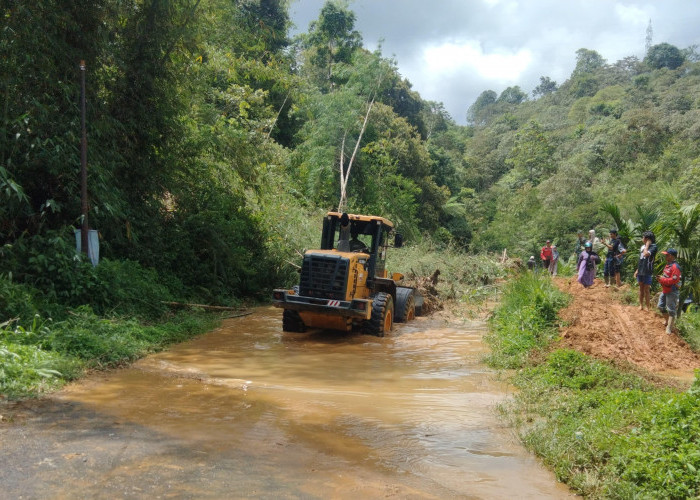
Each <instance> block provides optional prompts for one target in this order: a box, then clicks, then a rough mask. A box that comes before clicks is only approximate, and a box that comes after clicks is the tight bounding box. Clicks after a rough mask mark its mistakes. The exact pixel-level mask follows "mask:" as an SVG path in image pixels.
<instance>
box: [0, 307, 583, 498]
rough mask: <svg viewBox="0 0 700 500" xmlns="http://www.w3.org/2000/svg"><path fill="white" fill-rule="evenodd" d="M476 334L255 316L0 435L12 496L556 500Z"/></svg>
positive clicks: (93, 383)
mask: <svg viewBox="0 0 700 500" xmlns="http://www.w3.org/2000/svg"><path fill="white" fill-rule="evenodd" d="M484 332H485V325H484V324H483V323H474V324H471V325H469V324H467V325H459V326H455V325H450V324H448V323H446V322H445V321H442V320H438V319H430V318H418V320H417V321H414V322H412V323H410V324H408V325H399V326H398V327H397V328H395V329H394V331H393V332H392V334H391V335H390V336H388V337H385V338H375V337H368V336H363V335H359V334H356V333H353V334H337V333H327V332H316V333H308V334H289V333H282V331H281V314H280V311H279V310H277V309H273V308H261V309H257V310H255V312H254V313H253V314H252V315H250V316H246V317H241V318H234V319H230V320H226V321H225V322H224V324H223V325H222V327H221V328H219V329H217V330H215V331H213V332H211V333H209V334H207V335H204V336H201V337H198V338H196V339H194V340H192V341H190V342H186V343H184V344H180V345H177V346H174V347H173V348H172V349H170V350H169V351H167V352H163V353H159V354H157V355H154V356H150V357H148V358H146V359H143V360H141V361H139V362H138V363H136V364H134V365H133V366H132V367H130V368H128V369H124V370H117V371H114V372H110V373H106V374H99V375H97V376H95V377H92V378H91V379H90V380H86V381H83V382H80V383H78V384H74V385H72V386H70V387H68V388H67V389H66V390H64V391H62V392H61V393H58V394H56V395H53V396H51V397H50V398H48V399H46V400H42V401H40V402H38V403H33V404H32V405H30V406H28V408H27V409H25V410H24V413H23V414H22V415H20V417H21V418H17V419H16V422H14V423H11V424H3V425H0V446H1V448H0V485H2V487H3V489H4V491H5V494H7V495H8V498H9V497H11V498H20V497H23V498H114V497H124V498H146V497H148V498H353V499H355V498H440V499H443V498H489V499H490V498H567V497H568V496H569V495H570V494H569V493H568V491H567V490H566V488H564V487H563V486H561V485H558V484H556V482H555V479H554V476H553V475H552V474H551V473H549V472H547V471H545V470H544V469H543V468H542V467H541V466H540V465H539V464H538V463H537V461H536V460H535V459H534V458H532V457H531V456H530V455H528V454H527V453H526V452H525V451H524V450H523V449H522V448H521V447H520V446H519V445H517V444H516V442H515V438H514V437H513V435H512V434H511V432H510V431H509V430H508V429H505V428H503V426H502V424H501V423H500V422H499V420H498V417H497V416H496V414H495V409H494V406H495V405H496V404H497V403H498V402H499V401H501V400H502V399H503V398H504V397H506V396H507V393H508V387H507V386H505V385H503V384H501V383H499V382H497V381H495V380H494V377H493V373H492V372H491V371H490V370H488V369H487V368H486V367H484V365H483V364H481V363H480V359H481V358H482V356H483V354H484V352H485V347H484V345H483V343H482V342H481V337H482V335H483V334H484Z"/></svg>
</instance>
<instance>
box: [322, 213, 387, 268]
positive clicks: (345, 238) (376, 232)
mask: <svg viewBox="0 0 700 500" xmlns="http://www.w3.org/2000/svg"><path fill="white" fill-rule="evenodd" d="M393 231H394V225H393V224H392V223H391V222H390V221H389V220H387V219H384V218H383V217H375V216H368V215H354V214H345V213H342V214H341V213H339V212H329V213H328V214H327V215H326V217H325V218H324V220H323V233H322V235H321V249H322V250H336V251H338V252H343V253H345V252H351V253H363V254H367V255H369V259H368V261H367V269H368V271H369V275H370V276H376V277H384V276H385V267H386V266H385V264H386V249H387V248H388V247H389V242H390V236H391V233H392V232H393ZM397 236H398V238H397V240H396V241H397V243H398V246H400V245H401V237H400V235H397Z"/></svg>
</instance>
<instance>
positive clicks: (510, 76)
mask: <svg viewBox="0 0 700 500" xmlns="http://www.w3.org/2000/svg"><path fill="white" fill-rule="evenodd" d="M423 61H424V63H425V67H426V70H427V71H429V72H430V74H435V75H442V76H441V77H444V76H446V75H449V74H456V73H463V72H464V70H465V69H467V70H470V69H471V70H473V71H475V72H476V73H477V74H478V75H479V76H481V77H482V78H485V79H487V80H495V81H499V82H514V81H516V80H517V79H518V78H519V77H520V75H522V73H523V72H524V71H525V70H526V69H527V68H528V66H529V65H530V63H531V62H532V53H531V52H530V50H528V49H521V50H519V51H518V52H515V53H512V52H506V51H500V52H492V53H488V54H487V53H484V51H483V49H482V48H481V46H480V44H479V43H478V42H475V41H467V42H461V43H454V42H448V43H443V44H441V45H432V46H428V47H426V48H425V49H423Z"/></svg>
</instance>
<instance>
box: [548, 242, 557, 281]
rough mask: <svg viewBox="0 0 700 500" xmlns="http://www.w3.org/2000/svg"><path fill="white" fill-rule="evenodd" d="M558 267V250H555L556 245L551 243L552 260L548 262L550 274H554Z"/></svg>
mask: <svg viewBox="0 0 700 500" xmlns="http://www.w3.org/2000/svg"><path fill="white" fill-rule="evenodd" d="M558 267H559V250H557V246H556V245H552V260H551V261H550V262H549V274H551V275H552V276H556V275H557V268H558Z"/></svg>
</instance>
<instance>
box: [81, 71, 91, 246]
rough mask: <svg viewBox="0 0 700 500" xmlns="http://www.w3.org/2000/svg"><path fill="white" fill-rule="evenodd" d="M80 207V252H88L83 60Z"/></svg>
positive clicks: (82, 73)
mask: <svg viewBox="0 0 700 500" xmlns="http://www.w3.org/2000/svg"><path fill="white" fill-rule="evenodd" d="M80 129H81V140H80V208H81V212H82V214H81V215H82V225H81V229H80V246H81V250H82V252H83V253H84V254H85V255H87V256H89V255H90V254H89V253H88V245H89V243H88V241H89V240H88V231H89V230H90V225H89V224H88V193H87V132H86V131H85V61H83V60H81V61H80Z"/></svg>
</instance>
